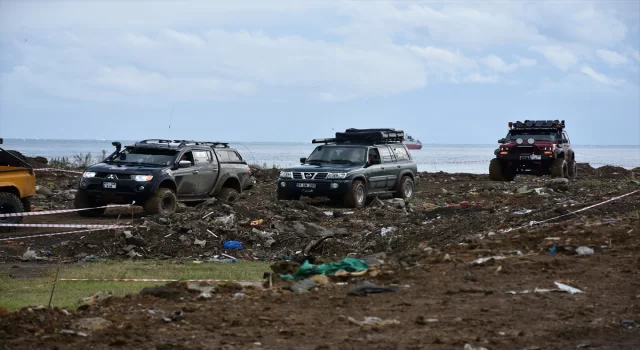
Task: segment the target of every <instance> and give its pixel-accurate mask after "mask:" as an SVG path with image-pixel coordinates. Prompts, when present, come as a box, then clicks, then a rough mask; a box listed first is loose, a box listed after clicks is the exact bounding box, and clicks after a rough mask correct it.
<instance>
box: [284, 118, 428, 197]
mask: <svg viewBox="0 0 640 350" xmlns="http://www.w3.org/2000/svg"><path fill="white" fill-rule="evenodd" d="M403 141H404V132H403V131H401V130H395V129H347V130H346V131H345V132H336V137H335V138H328V139H314V140H313V141H312V142H313V143H316V144H322V145H320V146H317V147H316V149H315V150H314V151H313V152H312V153H311V154H310V155H309V157H308V158H301V159H300V163H301V164H300V165H299V166H295V167H290V168H286V169H283V170H282V172H281V173H280V177H279V179H278V180H277V186H276V187H277V196H278V200H297V199H299V198H300V197H301V196H306V197H328V198H329V199H330V200H331V201H333V202H335V203H337V204H340V205H345V206H347V207H350V208H362V207H363V206H364V205H365V204H366V200H367V199H371V198H373V197H375V196H384V195H391V196H394V197H397V198H404V199H409V198H411V197H412V196H413V192H414V188H415V186H416V184H417V182H418V167H417V165H416V163H415V161H414V160H413V158H412V157H411V154H410V153H409V151H408V149H407V146H406V145H405V144H404V143H403Z"/></svg>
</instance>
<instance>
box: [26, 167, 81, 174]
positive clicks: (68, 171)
mask: <svg viewBox="0 0 640 350" xmlns="http://www.w3.org/2000/svg"><path fill="white" fill-rule="evenodd" d="M33 170H34V171H42V172H47V173H70V174H82V171H77V170H66V169H56V168H38V169H33Z"/></svg>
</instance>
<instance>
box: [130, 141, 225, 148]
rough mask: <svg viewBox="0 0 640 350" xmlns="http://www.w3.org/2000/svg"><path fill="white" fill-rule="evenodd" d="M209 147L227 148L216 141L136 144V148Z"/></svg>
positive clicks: (142, 142) (222, 143) (146, 142)
mask: <svg viewBox="0 0 640 350" xmlns="http://www.w3.org/2000/svg"><path fill="white" fill-rule="evenodd" d="M189 145H191V146H202V145H205V146H209V147H211V148H229V143H228V142H218V141H191V140H163V139H149V140H142V141H139V142H136V144H135V146H136V147H167V148H172V147H173V148H183V147H186V146H189Z"/></svg>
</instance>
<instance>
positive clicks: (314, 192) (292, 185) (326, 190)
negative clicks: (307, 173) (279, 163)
mask: <svg viewBox="0 0 640 350" xmlns="http://www.w3.org/2000/svg"><path fill="white" fill-rule="evenodd" d="M307 186H313V187H307ZM277 188H278V193H281V194H285V195H297V194H300V195H302V196H308V197H330V196H341V195H344V194H346V193H348V192H349V191H350V190H351V180H321V181H318V180H315V181H305V180H292V179H278V183H277Z"/></svg>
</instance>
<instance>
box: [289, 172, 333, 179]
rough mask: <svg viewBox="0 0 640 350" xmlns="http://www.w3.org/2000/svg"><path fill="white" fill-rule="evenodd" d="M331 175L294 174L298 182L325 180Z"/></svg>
mask: <svg viewBox="0 0 640 350" xmlns="http://www.w3.org/2000/svg"><path fill="white" fill-rule="evenodd" d="M327 175H329V173H302V172H299V173H296V172H294V173H293V178H294V179H296V180H324V179H326V178H327Z"/></svg>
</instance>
